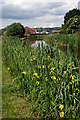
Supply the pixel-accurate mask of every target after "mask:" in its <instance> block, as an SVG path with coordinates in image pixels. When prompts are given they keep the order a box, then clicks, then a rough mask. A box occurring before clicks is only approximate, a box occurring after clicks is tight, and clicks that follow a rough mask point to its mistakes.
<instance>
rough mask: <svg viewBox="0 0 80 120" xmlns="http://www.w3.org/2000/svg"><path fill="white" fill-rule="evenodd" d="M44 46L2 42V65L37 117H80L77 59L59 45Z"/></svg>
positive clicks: (13, 41) (12, 39)
mask: <svg viewBox="0 0 80 120" xmlns="http://www.w3.org/2000/svg"><path fill="white" fill-rule="evenodd" d="M41 46H42V47H40V45H39V46H38V47H37V48H36V49H35V48H31V46H30V44H29V43H28V42H27V43H26V45H25V44H24V42H22V41H21V40H20V39H19V38H15V37H11V38H7V39H3V62H5V64H6V67H7V68H8V72H9V73H10V75H11V76H12V78H13V81H16V82H17V85H18V90H19V92H20V93H21V95H22V96H24V97H26V98H27V99H28V100H29V102H30V108H31V110H32V111H33V112H36V114H37V118H39V117H40V118H45V119H51V118H79V116H80V113H79V107H80V86H79V84H80V79H79V72H80V71H79V63H78V60H77V58H76V57H73V56H72V55H71V54H70V53H69V51H68V50H67V54H65V53H62V52H59V49H58V47H57V46H56V47H55V48H52V47H49V46H46V47H45V46H43V43H42V45H41ZM11 83H12V82H11ZM12 85H13V83H12ZM13 86H14V85H13ZM9 88H10V87H9ZM16 88H17V87H16ZM13 94H15V92H13ZM23 114H24V113H23Z"/></svg>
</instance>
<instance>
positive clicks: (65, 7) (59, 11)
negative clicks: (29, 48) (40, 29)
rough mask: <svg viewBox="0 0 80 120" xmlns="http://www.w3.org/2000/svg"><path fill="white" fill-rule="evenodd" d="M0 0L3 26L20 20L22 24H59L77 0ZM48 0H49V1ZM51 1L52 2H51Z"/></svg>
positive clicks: (75, 5) (75, 4)
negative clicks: (0, 1)
mask: <svg viewBox="0 0 80 120" xmlns="http://www.w3.org/2000/svg"><path fill="white" fill-rule="evenodd" d="M35 1H36V0H34V1H32V0H27V1H26V0H2V3H1V4H2V16H1V12H0V18H2V19H3V26H6V25H7V24H10V23H12V22H21V24H23V25H24V26H25V25H26V24H27V25H28V26H31V27H32V26H38V25H39V26H49V25H54V26H60V25H61V24H62V23H63V20H64V15H65V13H66V12H68V11H69V10H70V9H73V8H75V7H77V4H78V1H79V0H76V1H75V0H65V1H63V0H57V2H56V0H44V1H42V0H38V1H40V2H35ZM49 1H50V2H49ZM51 1H52V2H51Z"/></svg>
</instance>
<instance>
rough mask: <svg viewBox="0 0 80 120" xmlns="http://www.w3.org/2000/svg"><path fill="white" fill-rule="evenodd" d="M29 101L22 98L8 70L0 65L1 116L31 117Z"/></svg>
mask: <svg viewBox="0 0 80 120" xmlns="http://www.w3.org/2000/svg"><path fill="white" fill-rule="evenodd" d="M29 106H30V103H29V102H28V101H27V99H26V98H23V97H22V95H21V93H20V91H19V89H18V85H17V84H16V82H15V81H13V78H12V76H11V75H10V71H8V69H7V68H6V67H5V63H4V62H3V65H2V118H29V117H30V118H33V115H31V114H32V112H31V111H30V108H29Z"/></svg>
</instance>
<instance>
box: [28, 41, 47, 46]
mask: <svg viewBox="0 0 80 120" xmlns="http://www.w3.org/2000/svg"><path fill="white" fill-rule="evenodd" d="M42 42H43V45H44V46H46V45H48V44H47V43H46V42H45V41H44V40H36V41H35V40H34V41H31V42H30V43H31V47H35V48H36V47H38V45H39V44H40V47H41V44H42Z"/></svg>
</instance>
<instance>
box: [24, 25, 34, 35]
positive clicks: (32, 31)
mask: <svg viewBox="0 0 80 120" xmlns="http://www.w3.org/2000/svg"><path fill="white" fill-rule="evenodd" d="M28 29H29V31H30V34H34V33H35V30H33V29H32V28H29V27H27V26H26V27H25V31H27V30H28ZM25 34H26V32H25Z"/></svg>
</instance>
